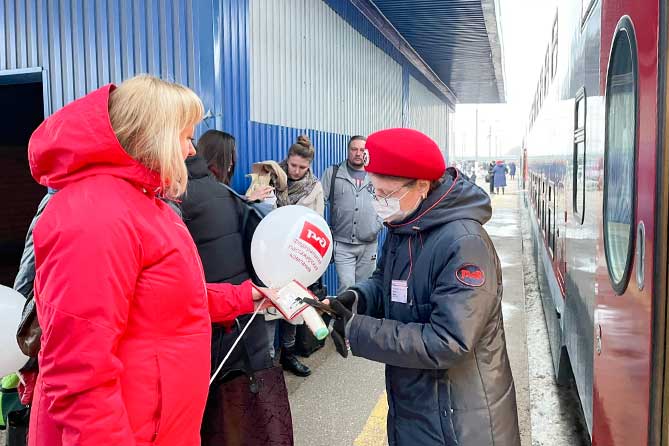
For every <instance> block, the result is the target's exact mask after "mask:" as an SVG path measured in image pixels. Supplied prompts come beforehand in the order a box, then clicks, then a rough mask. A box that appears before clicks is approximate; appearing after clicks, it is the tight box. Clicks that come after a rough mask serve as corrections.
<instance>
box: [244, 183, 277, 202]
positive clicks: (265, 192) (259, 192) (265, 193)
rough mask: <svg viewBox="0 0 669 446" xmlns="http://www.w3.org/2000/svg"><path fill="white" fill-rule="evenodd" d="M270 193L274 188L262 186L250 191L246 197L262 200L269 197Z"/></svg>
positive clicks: (252, 199)
mask: <svg viewBox="0 0 669 446" xmlns="http://www.w3.org/2000/svg"><path fill="white" fill-rule="evenodd" d="M272 193H274V188H273V187H272V186H263V187H261V188H260V189H256V190H254V191H253V192H251V193H250V194H249V195H247V196H246V198H247V199H248V200H249V201H262V200H265V199H267V198H269V197H271V196H272Z"/></svg>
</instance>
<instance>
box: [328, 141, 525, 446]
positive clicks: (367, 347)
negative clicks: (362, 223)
mask: <svg viewBox="0 0 669 446" xmlns="http://www.w3.org/2000/svg"><path fill="white" fill-rule="evenodd" d="M366 148H367V151H368V158H367V163H368V165H367V167H366V170H367V171H368V172H370V173H371V179H372V184H373V185H374V187H375V196H376V203H375V207H376V208H377V212H378V213H379V215H380V216H381V218H383V219H384V221H385V222H386V225H387V227H388V229H389V235H388V237H387V239H386V242H385V245H384V248H383V255H382V258H381V261H380V263H379V266H378V269H377V270H376V272H375V273H374V275H373V276H372V277H371V278H370V279H369V280H367V281H365V282H362V283H359V284H356V285H355V286H354V287H352V288H350V289H349V290H347V291H345V292H344V293H342V294H340V295H339V296H338V297H337V299H333V300H332V301H331V302H329V304H330V308H331V310H332V312H333V313H334V314H335V316H336V318H337V319H336V321H335V323H334V328H333V332H332V337H333V340H334V341H335V344H336V346H337V349H338V351H339V352H340V354H342V355H343V356H346V355H347V354H348V350H347V346H348V345H350V351H351V352H352V353H353V355H355V356H360V357H364V358H367V359H371V360H374V361H378V362H383V363H385V364H386V389H387V393H388V404H389V413H388V441H389V444H390V445H397V446H405V445H406V446H414V445H421V446H431V445H434V446H437V445H456V444H457V445H464V446H487V445H491V446H492V445H495V446H517V445H519V444H520V438H519V431H518V419H517V410H516V394H515V388H514V383H513V377H512V375H511V368H510V367H509V359H508V356H507V352H506V341H505V337H504V324H503V320H502V272H501V267H500V262H499V259H498V258H497V254H496V252H495V248H494V246H493V244H492V241H491V240H490V238H489V236H488V234H487V233H486V231H485V230H484V229H483V227H482V225H483V224H484V223H486V222H487V221H488V220H489V219H490V216H491V207H490V199H489V197H488V194H486V193H485V192H484V191H483V190H482V189H480V188H479V187H478V186H476V185H475V184H473V183H471V182H470V181H468V180H467V179H466V178H465V177H463V176H462V175H461V174H460V173H459V172H458V171H457V170H455V169H453V168H450V169H448V170H447V171H445V167H444V163H443V156H442V154H441V151H440V150H439V147H438V146H437V145H436V144H435V143H434V142H433V141H432V140H431V139H430V138H428V137H427V136H425V135H423V134H422V133H420V132H417V131H415V130H410V129H390V130H384V131H380V132H377V133H375V134H373V135H371V136H370V137H369V138H368V140H367V144H366ZM407 148H411V150H407ZM347 341H348V342H347Z"/></svg>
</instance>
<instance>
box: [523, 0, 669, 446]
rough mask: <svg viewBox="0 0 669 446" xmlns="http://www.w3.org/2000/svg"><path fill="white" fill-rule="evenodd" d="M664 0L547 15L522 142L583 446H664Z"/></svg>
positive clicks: (558, 361) (667, 419) (579, 5)
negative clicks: (584, 432) (585, 439)
mask: <svg viewBox="0 0 669 446" xmlns="http://www.w3.org/2000/svg"><path fill="white" fill-rule="evenodd" d="M668 9H669V2H667V1H666V0H660V1H659V2H658V1H657V0H655V1H647V0H592V1H590V0H570V1H567V0H564V1H561V2H559V6H558V10H557V13H556V18H555V22H554V26H553V30H552V34H551V39H550V45H549V47H548V49H547V51H546V57H545V62H544V66H543V69H542V72H541V76H540V80H539V83H538V86H537V92H536V94H535V99H534V103H533V105H532V111H531V115H530V122H529V127H528V128H529V130H528V133H527V135H526V138H525V147H524V149H525V150H526V154H527V155H526V156H524V157H523V158H524V159H526V165H525V166H523V167H524V169H523V172H524V175H525V176H524V178H523V181H524V183H525V186H526V195H525V200H526V203H527V205H528V207H529V209H530V212H531V213H532V214H533V217H534V218H532V219H531V220H532V233H533V241H534V243H533V253H534V258H535V261H536V264H537V269H538V271H539V277H540V288H541V295H542V302H543V305H544V314H545V315H546V322H547V326H548V328H549V335H550V341H551V350H552V354H553V362H554V366H555V370H556V375H557V377H558V380H563V379H565V378H567V377H569V376H570V375H571V373H570V370H571V372H573V376H574V379H575V382H576V386H577V389H578V393H579V397H580V400H581V406H582V408H583V414H584V418H585V420H586V422H587V425H588V430H589V431H590V434H591V437H592V441H593V444H595V445H601V446H629V445H635V446H636V445H645V444H653V445H655V444H662V445H667V444H669V431H668V426H669V424H668V423H669V375H665V374H666V372H665V371H669V367H667V366H668V365H669V355H667V354H666V346H667V343H666V335H667V333H666V330H667V324H666V320H667V317H666V316H667V308H668V307H667V289H668V287H667V261H668V260H667V259H668V256H667V244H668V243H669V240H668V229H669V214H668V210H669V166H668V163H669V156H668V155H669V153H668V152H667V151H668V150H669V148H668V147H667V141H668V139H669V138H668V136H669V135H668V134H667V129H668V128H669V125H668V123H667V114H666V104H667V94H668V90H667V69H668V66H667V64H668V63H669V57H668V51H667V33H668V32H669V30H668V26H669V25H668V22H667V10H668Z"/></svg>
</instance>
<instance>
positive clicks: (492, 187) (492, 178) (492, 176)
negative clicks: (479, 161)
mask: <svg viewBox="0 0 669 446" xmlns="http://www.w3.org/2000/svg"><path fill="white" fill-rule="evenodd" d="M494 169H495V162H494V161H490V164H489V165H488V178H489V179H490V181H488V186H489V187H490V195H492V194H494V193H495V174H494V173H493V170H494Z"/></svg>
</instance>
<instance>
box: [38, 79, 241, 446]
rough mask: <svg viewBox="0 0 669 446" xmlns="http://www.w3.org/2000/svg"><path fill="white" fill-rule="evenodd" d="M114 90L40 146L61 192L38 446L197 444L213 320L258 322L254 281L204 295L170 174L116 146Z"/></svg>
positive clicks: (47, 217)
mask: <svg viewBox="0 0 669 446" xmlns="http://www.w3.org/2000/svg"><path fill="white" fill-rule="evenodd" d="M113 88H114V86H112V85H109V86H106V87H103V88H101V89H99V90H97V91H94V92H93V93H91V94H89V95H88V96H86V97H84V98H82V99H79V100H77V101H75V102H73V103H71V104H69V105H67V106H66V107H64V108H63V109H61V110H60V111H58V112H57V113H55V114H54V115H53V116H51V117H50V118H48V119H47V120H46V121H44V123H42V125H40V127H39V128H38V129H37V130H36V131H35V133H34V134H33V136H32V138H31V139H30V145H29V148H28V151H29V158H30V168H31V171H32V174H33V177H34V178H35V179H36V180H37V181H38V182H39V183H40V184H43V185H45V186H49V187H52V188H54V189H57V190H58V191H59V192H58V193H56V195H55V196H54V197H53V199H52V200H51V202H50V203H49V206H48V207H47V209H46V210H45V211H44V214H43V215H42V217H41V219H40V220H39V222H38V224H37V226H36V228H35V230H34V242H35V258H36V278H35V301H36V303H37V314H38V318H39V321H40V325H41V327H42V347H41V351H40V353H39V365H40V375H39V378H38V381H37V386H36V391H35V396H34V400H33V409H32V413H31V418H30V440H29V444H30V445H44V446H59V445H94V446H101V445H119V446H120V445H123V446H129V445H148V444H155V445H162V446H171V445H175V446H176V445H180V446H181V445H189V446H190V445H192V446H195V445H199V444H200V422H201V419H202V413H203V411H204V406H205V401H206V397H207V388H208V379H209V372H210V362H209V357H210V342H211V341H210V337H211V322H212V321H214V322H224V321H228V320H231V319H234V318H235V317H236V316H238V315H240V314H243V313H248V312H252V311H253V302H252V298H251V288H250V284H249V283H245V284H242V285H241V286H239V287H233V286H232V285H228V284H206V283H205V281H204V275H203V272H202V266H201V263H200V259H199V257H198V253H197V250H196V249H195V245H194V244H193V241H192V239H191V236H190V235H189V233H188V230H187V229H186V226H184V224H183V223H182V222H181V221H180V220H179V218H178V217H177V215H176V213H175V212H174V211H172V210H171V209H170V208H169V207H168V206H167V205H166V204H164V203H163V202H162V201H161V200H160V199H158V198H157V197H156V191H157V190H158V188H159V184H160V179H159V176H158V174H156V173H155V172H153V171H151V170H149V169H147V168H146V167H144V166H143V165H141V164H140V163H138V162H137V161H135V160H133V159H132V158H131V157H130V156H129V155H127V154H126V152H125V151H124V150H123V148H122V147H121V146H120V144H119V143H118V141H117V139H116V136H115V135H114V132H113V130H112V128H111V125H110V121H109V114H108V99H109V93H110V92H111V91H112V89H113Z"/></svg>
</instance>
